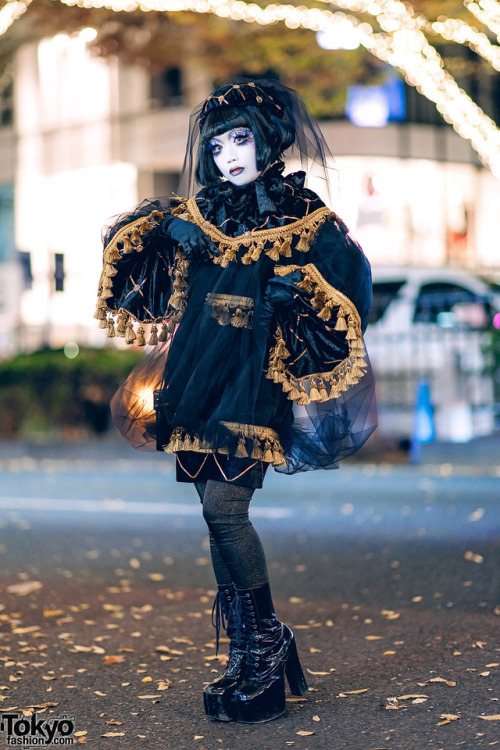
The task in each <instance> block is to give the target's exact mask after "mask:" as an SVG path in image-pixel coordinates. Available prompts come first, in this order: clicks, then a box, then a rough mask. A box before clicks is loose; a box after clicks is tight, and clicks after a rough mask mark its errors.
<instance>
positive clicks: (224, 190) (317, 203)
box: [196, 161, 324, 237]
mask: <svg viewBox="0 0 500 750" xmlns="http://www.w3.org/2000/svg"><path fill="white" fill-rule="evenodd" d="M284 168H285V165H284V163H283V162H282V161H278V162H275V163H274V164H272V165H271V166H270V167H268V168H267V169H266V170H265V171H264V172H263V173H262V174H261V175H260V176H259V177H258V178H257V179H256V180H254V181H253V182H250V183H249V184H248V185H241V186H238V185H233V183H231V182H229V181H225V182H221V183H220V184H219V185H217V186H213V187H206V188H203V190H201V191H200V192H199V193H198V195H197V196H196V202H197V204H198V208H199V209H200V212H201V214H202V215H203V217H204V218H205V219H206V220H207V221H209V222H210V223H211V224H214V225H215V226H217V227H218V228H219V229H220V230H221V231H222V232H224V234H227V235H229V236H233V237H234V236H236V235H239V234H242V233H243V232H245V231H248V230H252V229H257V228H259V229H270V228H272V227H277V226H284V225H285V224H288V223H290V222H292V221H296V220H297V219H299V218H302V217H303V216H305V215H306V214H307V213H311V212H312V211H314V210H316V209H317V208H320V207H321V206H323V205H324V204H323V202H322V201H321V200H320V199H319V198H318V196H317V195H316V194H315V193H313V192H312V191H311V190H307V189H306V188H304V182H305V177H306V175H305V172H293V173H292V174H289V175H286V177H284V176H283V170H284ZM311 203H312V204H314V205H311Z"/></svg>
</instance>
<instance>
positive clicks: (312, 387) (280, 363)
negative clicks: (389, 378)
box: [266, 263, 367, 406]
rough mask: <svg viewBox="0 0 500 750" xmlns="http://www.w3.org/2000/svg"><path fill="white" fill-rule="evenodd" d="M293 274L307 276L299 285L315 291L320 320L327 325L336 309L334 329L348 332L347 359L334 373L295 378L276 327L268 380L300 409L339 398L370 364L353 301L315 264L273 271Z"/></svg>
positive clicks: (314, 301) (346, 334) (309, 290)
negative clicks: (324, 275) (298, 272)
mask: <svg viewBox="0 0 500 750" xmlns="http://www.w3.org/2000/svg"><path fill="white" fill-rule="evenodd" d="M293 271H300V272H301V273H302V274H303V276H304V278H303V280H302V281H301V282H299V283H298V284H297V286H298V287H299V288H301V289H303V290H304V291H307V292H314V297H313V299H312V301H311V302H312V305H313V306H314V307H315V308H316V309H317V310H318V313H317V314H318V318H320V319H321V320H324V321H325V322H327V321H329V320H331V318H332V315H334V309H335V308H337V313H336V322H335V326H334V330H335V331H340V332H345V337H346V338H345V340H346V342H347V345H348V349H349V352H348V355H347V357H346V358H345V359H344V360H342V361H341V362H339V363H338V364H337V365H336V367H335V368H334V369H333V370H330V371H325V372H320V373H311V374H309V375H305V376H303V377H300V378H296V377H294V376H293V375H292V373H291V372H290V370H289V369H287V365H286V364H285V362H284V360H286V359H287V358H289V357H290V356H291V355H290V353H289V352H288V350H287V349H286V345H285V341H284V338H283V331H282V330H281V328H280V326H278V327H277V329H276V333H275V339H276V344H275V346H274V347H272V348H271V350H270V352H269V369H268V370H267V372H266V377H267V378H269V379H270V380H272V381H273V382H275V383H277V384H280V385H281V389H282V391H283V393H286V394H287V396H288V398H289V399H290V400H292V401H296V402H297V403H298V404H299V405H301V406H307V405H308V404H310V403H311V401H318V402H323V401H327V400H329V399H334V398H338V397H339V396H340V395H341V393H343V392H344V391H346V390H347V389H348V388H349V387H350V386H351V385H355V384H356V383H358V382H359V380H360V379H361V378H362V377H363V375H364V370H365V369H366V367H367V364H366V361H365V359H364V358H363V357H364V354H365V346H364V342H363V336H362V333H361V320H360V318H359V315H358V311H357V310H356V307H355V306H354V304H353V303H352V302H351V300H350V299H349V298H348V297H346V296H345V295H344V294H342V292H340V291H339V290H338V289H335V287H332V286H331V285H330V284H328V282H327V281H326V280H325V279H324V277H323V276H322V275H321V273H320V272H319V271H318V270H317V268H316V266H314V265H313V264H312V263H307V264H306V265H304V266H296V265H290V266H276V267H275V269H274V272H275V275H276V276H286V275H287V274H289V273H292V272H293ZM346 318H347V320H348V323H347V321H346ZM288 367H292V365H288ZM328 389H329V390H328Z"/></svg>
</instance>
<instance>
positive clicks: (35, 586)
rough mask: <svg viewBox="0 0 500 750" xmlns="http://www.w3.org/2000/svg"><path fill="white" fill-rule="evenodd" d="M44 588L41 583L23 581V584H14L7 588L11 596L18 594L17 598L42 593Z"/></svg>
mask: <svg viewBox="0 0 500 750" xmlns="http://www.w3.org/2000/svg"><path fill="white" fill-rule="evenodd" d="M41 588H43V583H42V582H41V581H23V582H22V583H12V584H11V585H10V586H7V591H8V592H9V594H16V595H17V596H28V594H33V593H34V592H35V591H40V589H41Z"/></svg>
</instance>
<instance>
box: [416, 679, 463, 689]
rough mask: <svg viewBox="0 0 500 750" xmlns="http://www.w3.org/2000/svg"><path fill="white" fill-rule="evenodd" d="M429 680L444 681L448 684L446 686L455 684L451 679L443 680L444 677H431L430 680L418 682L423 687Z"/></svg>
mask: <svg viewBox="0 0 500 750" xmlns="http://www.w3.org/2000/svg"><path fill="white" fill-rule="evenodd" d="M431 682H444V684H445V685H448V687H455V685H456V684H457V683H456V682H453V681H452V680H445V679H444V677H431V679H430V680H426V682H419V683H418V684H419V685H421V686H422V687H423V686H424V685H429V684H430V683H431Z"/></svg>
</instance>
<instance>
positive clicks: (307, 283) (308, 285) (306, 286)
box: [297, 276, 313, 292]
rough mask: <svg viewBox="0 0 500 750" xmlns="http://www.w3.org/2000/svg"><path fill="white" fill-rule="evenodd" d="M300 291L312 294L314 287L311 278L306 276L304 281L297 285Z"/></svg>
mask: <svg viewBox="0 0 500 750" xmlns="http://www.w3.org/2000/svg"><path fill="white" fill-rule="evenodd" d="M297 286H298V287H299V289H303V290H304V291H305V292H312V290H313V285H312V280H311V277H310V276H304V278H303V280H302V281H301V282H300V283H299V284H297Z"/></svg>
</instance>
